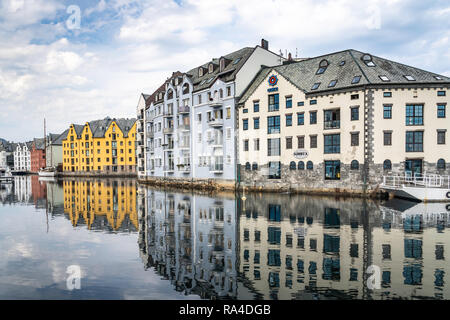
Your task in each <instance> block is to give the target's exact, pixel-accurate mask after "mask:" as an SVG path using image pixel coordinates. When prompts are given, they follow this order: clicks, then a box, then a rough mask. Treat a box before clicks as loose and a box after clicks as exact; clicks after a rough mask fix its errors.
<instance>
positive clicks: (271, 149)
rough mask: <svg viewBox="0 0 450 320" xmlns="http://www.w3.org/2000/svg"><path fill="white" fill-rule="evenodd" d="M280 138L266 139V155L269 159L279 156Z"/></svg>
mask: <svg viewBox="0 0 450 320" xmlns="http://www.w3.org/2000/svg"><path fill="white" fill-rule="evenodd" d="M280 149H281V148H280V138H277V139H267V155H268V156H269V157H273V156H280V155H281V151H280Z"/></svg>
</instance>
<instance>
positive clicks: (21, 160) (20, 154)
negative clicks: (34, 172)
mask: <svg viewBox="0 0 450 320" xmlns="http://www.w3.org/2000/svg"><path fill="white" fill-rule="evenodd" d="M31 144H32V142H26V143H18V144H17V146H16V149H15V150H14V170H15V171H21V172H29V171H31Z"/></svg>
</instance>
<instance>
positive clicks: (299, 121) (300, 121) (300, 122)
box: [297, 112, 305, 126]
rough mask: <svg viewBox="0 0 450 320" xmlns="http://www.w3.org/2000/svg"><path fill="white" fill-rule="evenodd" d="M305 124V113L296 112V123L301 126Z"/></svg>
mask: <svg viewBox="0 0 450 320" xmlns="http://www.w3.org/2000/svg"><path fill="white" fill-rule="evenodd" d="M304 124H305V113H304V112H301V113H297V125H299V126H302V125H304Z"/></svg>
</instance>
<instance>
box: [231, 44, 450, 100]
mask: <svg viewBox="0 0 450 320" xmlns="http://www.w3.org/2000/svg"><path fill="white" fill-rule="evenodd" d="M365 55H366V54H365V53H363V52H360V51H357V50H345V51H340V52H336V53H331V54H328V55H324V56H319V57H315V58H309V59H305V60H302V61H299V62H293V63H290V64H285V65H280V66H276V67H273V68H269V67H264V68H262V69H261V70H260V72H259V73H258V74H257V75H256V77H255V78H254V80H253V81H252V83H251V84H250V85H249V87H248V88H247V90H245V92H244V94H243V95H242V98H241V99H240V101H239V103H244V102H245V101H246V100H247V99H248V98H249V97H250V96H251V95H252V94H253V92H254V91H255V90H256V89H257V88H258V86H259V85H260V84H261V82H262V81H263V80H264V79H265V78H266V77H267V76H268V75H269V73H271V72H272V70H275V71H277V72H278V73H280V74H281V75H282V76H283V77H285V78H286V79H287V80H289V81H290V82H291V83H292V84H293V85H295V86H296V87H297V88H299V89H300V90H302V91H303V92H305V93H306V94H315V93H320V92H325V91H330V90H339V89H351V88H356V87H360V86H364V85H381V84H382V85H391V84H396V85H410V84H414V83H427V84H439V83H447V84H448V83H449V82H450V78H448V77H445V76H442V75H438V74H436V73H433V72H428V71H424V70H421V69H418V68H414V67H410V66H407V65H404V64H401V63H398V62H394V61H390V60H387V59H383V58H380V57H377V56H373V55H370V57H371V61H372V62H373V63H374V64H375V66H373V67H370V66H368V65H367V64H366V63H365V62H364V61H363V60H362V58H363V57H364V56H365ZM324 60H326V61H327V62H328V67H327V68H326V70H325V72H324V73H323V74H316V73H317V70H318V69H319V64H320V62H321V61H324ZM343 61H345V64H343V65H341V62H343ZM355 76H361V79H360V81H359V83H357V84H352V80H353V78H354V77H355ZM380 76H386V77H387V78H388V79H389V81H387V82H385V81H383V80H382V79H381V78H380ZM405 76H413V77H414V78H415V79H416V80H415V81H408V80H407V79H406V78H405ZM436 76H438V77H440V78H441V79H442V80H438V79H436V78H435V77H436ZM332 80H337V83H336V85H335V86H334V87H332V88H330V87H328V86H329V84H330V82H331V81H332ZM315 83H320V86H319V88H318V89H317V90H312V87H313V85H314V84H315Z"/></svg>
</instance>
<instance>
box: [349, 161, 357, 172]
mask: <svg viewBox="0 0 450 320" xmlns="http://www.w3.org/2000/svg"><path fill="white" fill-rule="evenodd" d="M350 170H359V162H358V160H353V161H352V163H351V164H350Z"/></svg>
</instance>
